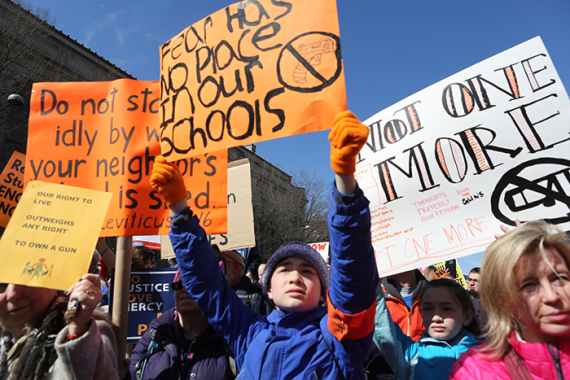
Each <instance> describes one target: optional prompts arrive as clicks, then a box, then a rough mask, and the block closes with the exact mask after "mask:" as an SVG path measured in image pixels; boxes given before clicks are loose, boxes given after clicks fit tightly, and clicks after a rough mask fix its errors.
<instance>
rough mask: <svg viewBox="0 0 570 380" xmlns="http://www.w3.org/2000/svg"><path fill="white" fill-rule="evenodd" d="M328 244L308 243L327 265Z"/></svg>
mask: <svg viewBox="0 0 570 380" xmlns="http://www.w3.org/2000/svg"><path fill="white" fill-rule="evenodd" d="M329 244H330V243H329V242H328V241H326V242H323V243H310V244H309V245H310V246H311V247H313V248H314V249H315V250H316V251H317V252H319V254H320V255H321V256H322V257H323V259H325V261H326V262H327V263H328V262H329V250H330V249H329Z"/></svg>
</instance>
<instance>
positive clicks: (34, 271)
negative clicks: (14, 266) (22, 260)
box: [20, 257, 53, 279]
mask: <svg viewBox="0 0 570 380" xmlns="http://www.w3.org/2000/svg"><path fill="white" fill-rule="evenodd" d="M45 261H46V259H44V258H43V257H42V258H41V259H40V261H39V262H37V263H35V264H32V265H30V263H31V261H28V263H27V264H26V267H25V268H24V270H23V271H22V274H21V275H20V277H22V276H23V275H24V274H25V275H26V276H32V279H34V278H36V277H37V278H40V276H48V279H51V274H52V272H53V264H52V266H51V269H48V266H47V264H45Z"/></svg>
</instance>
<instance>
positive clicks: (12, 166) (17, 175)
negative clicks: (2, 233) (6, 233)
mask: <svg viewBox="0 0 570 380" xmlns="http://www.w3.org/2000/svg"><path fill="white" fill-rule="evenodd" d="M25 165H26V156H25V155H23V154H22V153H20V152H14V153H13V154H12V157H10V161H8V164H7V165H6V166H5V167H4V170H3V171H2V174H1V175H0V227H6V226H7V225H8V222H9V221H10V218H11V217H12V214H13V213H14V210H15V209H16V205H17V204H18V202H19V201H20V197H21V196H22V192H23V191H24V168H25Z"/></svg>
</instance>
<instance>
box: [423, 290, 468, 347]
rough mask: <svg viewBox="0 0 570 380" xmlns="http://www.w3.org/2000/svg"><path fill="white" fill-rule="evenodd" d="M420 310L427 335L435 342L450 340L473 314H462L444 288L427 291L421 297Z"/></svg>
mask: <svg viewBox="0 0 570 380" xmlns="http://www.w3.org/2000/svg"><path fill="white" fill-rule="evenodd" d="M421 310H422V318H423V319H424V326H425V329H426V331H427V333H428V334H429V336H431V337H432V338H434V339H437V340H452V339H453V338H455V337H456V336H457V334H459V332H460V331H461V329H462V328H463V326H467V325H468V324H469V323H470V322H471V318H473V312H472V311H471V310H469V311H467V313H464V312H463V309H462V308H461V305H460V304H459V302H458V301H457V300H456V299H455V298H454V297H453V296H452V295H451V292H450V291H449V290H448V289H446V288H444V287H438V288H430V289H428V290H427V291H426V292H425V293H424V295H423V296H422V303H421Z"/></svg>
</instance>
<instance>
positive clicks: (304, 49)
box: [293, 38, 335, 83]
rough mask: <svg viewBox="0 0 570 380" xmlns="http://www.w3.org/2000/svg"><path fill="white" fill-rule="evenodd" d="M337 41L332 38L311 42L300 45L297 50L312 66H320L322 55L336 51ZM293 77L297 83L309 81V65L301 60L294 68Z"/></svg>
mask: <svg viewBox="0 0 570 380" xmlns="http://www.w3.org/2000/svg"><path fill="white" fill-rule="evenodd" d="M334 51H335V42H334V41H333V40H332V39H330V38H325V39H324V40H321V41H318V42H313V43H311V44H304V45H299V48H298V49H297V52H298V53H299V55H301V56H302V57H303V58H304V59H305V61H306V62H307V63H308V64H310V65H311V66H318V65H320V64H321V55H322V54H329V53H334ZM293 79H294V80H295V83H307V67H306V66H305V64H304V63H303V62H299V63H298V64H297V66H296V67H295V70H293Z"/></svg>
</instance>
